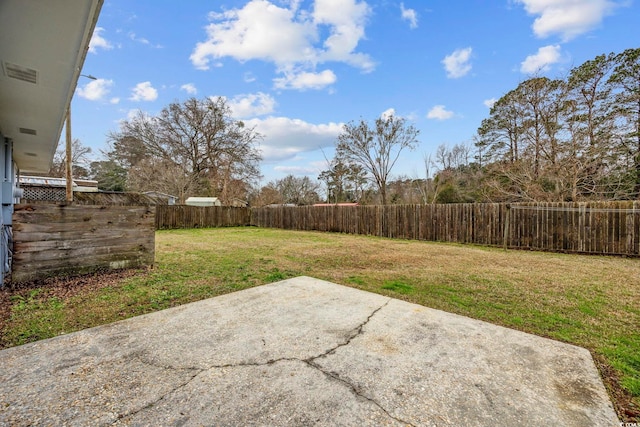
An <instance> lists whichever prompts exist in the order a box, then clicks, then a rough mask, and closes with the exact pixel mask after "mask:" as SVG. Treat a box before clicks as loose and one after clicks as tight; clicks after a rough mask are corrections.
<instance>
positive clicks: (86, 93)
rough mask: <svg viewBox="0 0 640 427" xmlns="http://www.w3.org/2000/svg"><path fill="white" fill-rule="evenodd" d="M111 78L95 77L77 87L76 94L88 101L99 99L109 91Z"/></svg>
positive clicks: (111, 84) (111, 83) (111, 82)
mask: <svg viewBox="0 0 640 427" xmlns="http://www.w3.org/2000/svg"><path fill="white" fill-rule="evenodd" d="M112 86H113V80H105V79H96V80H92V81H90V82H89V83H87V84H85V85H84V86H82V87H79V88H78V89H77V93H78V96H79V97H81V98H85V99H88V100H90V101H100V100H102V99H104V97H105V96H107V95H108V94H109V92H110V91H111V87H112Z"/></svg>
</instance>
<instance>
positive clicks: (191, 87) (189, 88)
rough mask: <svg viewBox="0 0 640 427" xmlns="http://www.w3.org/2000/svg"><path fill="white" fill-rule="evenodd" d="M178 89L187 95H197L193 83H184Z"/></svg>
mask: <svg viewBox="0 0 640 427" xmlns="http://www.w3.org/2000/svg"><path fill="white" fill-rule="evenodd" d="M180 89H182V90H184V91H185V92H187V93H188V94H189V95H195V94H197V93H198V89H197V88H196V86H195V85H194V84H193V83H185V84H183V85H182V86H180Z"/></svg>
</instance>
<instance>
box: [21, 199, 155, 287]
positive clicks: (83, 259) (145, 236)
mask: <svg viewBox="0 0 640 427" xmlns="http://www.w3.org/2000/svg"><path fill="white" fill-rule="evenodd" d="M154 211H155V209H154V207H153V206H82V205H51V204H22V205H16V206H15V210H14V213H13V248H14V256H13V265H12V272H11V275H12V277H11V281H12V282H13V284H20V283H23V282H28V281H32V280H38V279H44V278H47V277H53V276H65V275H76V274H84V273H91V272H95V271H99V270H113V269H121V268H130V267H140V266H145V265H152V264H153V262H154V254H155V230H154Z"/></svg>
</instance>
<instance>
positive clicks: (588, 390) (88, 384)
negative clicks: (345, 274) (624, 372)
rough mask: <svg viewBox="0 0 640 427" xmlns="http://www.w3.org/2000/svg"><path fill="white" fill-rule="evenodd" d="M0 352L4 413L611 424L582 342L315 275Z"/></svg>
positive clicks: (280, 421)
mask: <svg viewBox="0 0 640 427" xmlns="http://www.w3.org/2000/svg"><path fill="white" fill-rule="evenodd" d="M0 366H1V367H2V369H1V370H0V425H3V426H5V425H6V426H26V425H87V426H95V425H134V426H138V425H139V426H142V425H145V426H147V425H154V426H159V425H164V426H167V425H171V426H182V425H187V426H200V425H215V426H309V425H319V426H338V425H339V426H381V425H389V426H405V425H410V426H454V425H455V426H461V425H462V426H471V425H473V426H580V427H585V426H616V425H618V419H617V417H616V414H615V412H614V410H613V407H612V405H611V402H610V400H609V397H608V395H607V393H606V391H605V388H604V386H603V384H602V381H601V379H600V377H599V375H598V372H597V370H596V367H595V365H594V363H593V360H592V358H591V355H590V354H589V352H588V351H587V350H585V349H582V348H579V347H575V346H572V345H568V344H564V343H560V342H557V341H552V340H549V339H545V338H540V337H537V336H533V335H529V334H525V333H522V332H518V331H514V330H511V329H506V328H503V327H499V326H495V325H491V324H488V323H485V322H481V321H477V320H473V319H469V318H466V317H461V316H457V315H453V314H449V313H445V312H442V311H437V310H433V309H429V308H426V307H423V306H419V305H415V304H410V303H407V302H404V301H400V300H396V299H392V298H388V297H385V296H382V295H377V294H372V293H368V292H364V291H360V290H357V289H353V288H349V287H344V286H340V285H336V284H333V283H329V282H324V281H321V280H317V279H313V278H309V277H299V278H295V279H290V280H285V281H282V282H278V283H272V284H269V285H265V286H260V287H256V288H252V289H247V290H244V291H240V292H236V293H232V294H228V295H223V296H219V297H216V298H212V299H208V300H204V301H200V302H196V303H192V304H188V305H184V306H180V307H176V308H172V309H169V310H164V311H161V312H157V313H152V314H149V315H145V316H139V317H135V318H132V319H128V320H124V321H121V322H117V323H113V324H109V325H104V326H100V327H97V328H92V329H87V330H84V331H80V332H77V333H72V334H68V335H63V336H59V337H56V338H53V339H49V340H44V341H40V342H36V343H32V344H28V345H24V346H20V347H14V348H10V349H6V350H3V351H1V352H0Z"/></svg>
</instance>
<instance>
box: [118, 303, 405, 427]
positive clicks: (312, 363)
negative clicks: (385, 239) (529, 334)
mask: <svg viewBox="0 0 640 427" xmlns="http://www.w3.org/2000/svg"><path fill="white" fill-rule="evenodd" d="M390 302H391V299H388V300H387V302H385V303H384V304H382V305H381V306H380V307H378V308H376V309H375V310H374V311H373V312H371V314H370V315H369V316H367V318H366V319H365V320H364V321H363V322H362V323H360V324H359V325H358V326H356V327H355V328H353V329H352V331H351V333H350V334H349V337H348V338H347V339H346V340H345V341H344V342H341V343H338V344H337V345H335V346H334V347H332V348H330V349H328V350H327V351H325V352H323V353H321V354H319V355H317V356H312V357H308V358H306V359H299V358H297V357H281V358H278V359H270V360H267V361H266V362H239V363H227V364H224V365H209V366H208V367H206V368H198V367H176V366H168V365H159V364H156V363H153V362H152V361H149V360H143V359H142V358H138V360H139V361H140V362H142V363H144V364H147V365H150V366H153V367H155V368H160V369H165V370H191V371H197V372H195V373H194V374H193V375H191V377H190V378H189V379H188V380H187V381H185V382H183V383H182V384H179V385H177V386H176V387H174V388H172V389H171V390H169V391H168V392H166V393H164V394H163V395H162V396H160V397H159V398H158V399H156V400H154V401H153V402H150V403H148V404H147V405H145V406H143V407H141V408H139V409H136V410H134V411H130V412H129V413H126V414H119V415H118V416H117V418H116V420H115V421H113V422H112V425H113V424H115V423H117V422H118V421H120V420H121V419H124V418H127V417H133V416H135V415H136V414H138V413H140V412H142V411H144V410H145V409H149V408H152V407H153V406H155V405H157V404H158V403H159V402H161V401H162V400H164V399H165V398H166V397H167V396H169V395H170V394H172V393H175V392H177V391H178V390H180V389H181V388H184V387H186V386H188V385H189V384H190V383H191V382H192V381H193V380H195V379H196V378H197V377H198V376H199V375H200V374H203V373H204V372H207V371H211V370H213V369H224V368H239V367H258V366H268V365H273V364H275V363H278V362H302V363H304V364H306V365H307V366H309V367H311V368H313V369H316V370H318V371H320V372H321V373H322V374H323V375H325V376H326V377H328V378H330V379H331V380H333V381H337V382H339V383H340V384H343V385H345V386H346V387H347V388H348V389H349V390H351V392H352V393H353V394H354V395H355V396H357V397H360V398H362V399H365V400H366V401H368V402H370V403H372V404H373V405H375V406H376V407H378V408H379V409H380V410H381V411H382V412H384V413H385V414H386V415H387V416H388V417H389V418H391V419H393V420H395V421H397V422H399V423H403V424H405V425H409V426H412V427H415V425H414V424H412V423H410V422H408V421H406V420H403V419H400V418H397V417H395V416H393V415H391V414H390V413H389V412H388V411H387V410H386V409H385V408H384V407H383V406H382V405H381V404H380V403H379V402H377V401H376V400H375V399H373V398H371V397H369V396H366V395H365V394H363V393H362V391H360V390H359V389H358V387H357V386H356V385H354V384H352V383H351V382H349V381H348V380H346V379H344V378H341V377H340V376H339V375H338V374H337V373H335V372H329V371H326V370H325V369H323V368H322V366H320V365H319V364H317V363H316V360H317V359H321V358H325V357H327V356H329V355H330V354H333V353H335V352H336V351H337V350H338V349H340V348H342V347H346V346H348V345H349V344H351V342H352V341H353V340H354V339H355V338H356V337H358V336H360V335H362V333H363V329H364V327H365V326H366V325H367V324H368V323H369V322H370V321H371V319H372V318H373V316H375V315H376V314H377V313H378V312H379V311H380V310H382V309H383V308H385V307H386V306H387V305H388V304H389V303H390Z"/></svg>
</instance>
